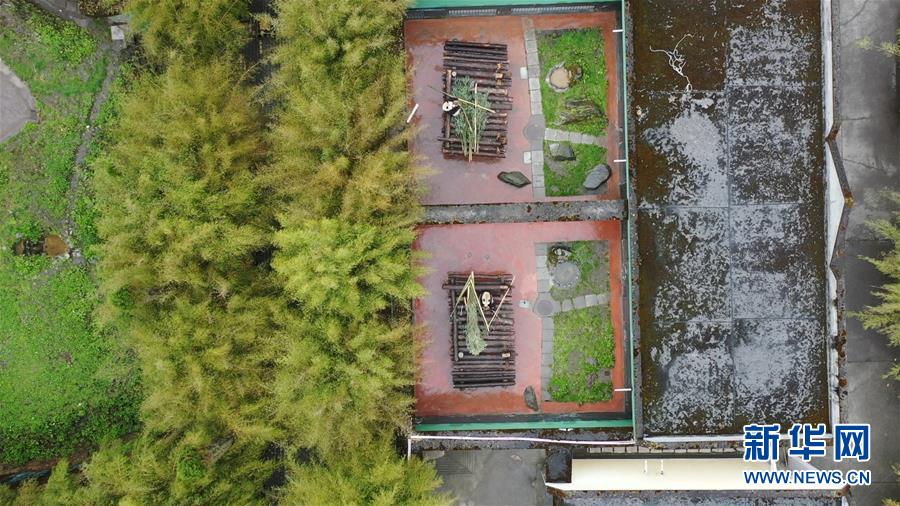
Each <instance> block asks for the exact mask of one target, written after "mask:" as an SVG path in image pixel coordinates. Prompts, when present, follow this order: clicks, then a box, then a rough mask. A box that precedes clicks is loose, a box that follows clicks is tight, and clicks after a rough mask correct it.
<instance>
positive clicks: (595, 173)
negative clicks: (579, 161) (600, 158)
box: [582, 163, 611, 190]
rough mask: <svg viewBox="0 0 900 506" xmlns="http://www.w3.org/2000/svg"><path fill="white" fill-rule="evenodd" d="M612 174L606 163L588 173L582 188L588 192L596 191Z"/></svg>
mask: <svg viewBox="0 0 900 506" xmlns="http://www.w3.org/2000/svg"><path fill="white" fill-rule="evenodd" d="M610 174H611V173H610V171H609V166H607V165H606V164H605V163H601V164H600V165H598V166H596V167H594V168H593V169H591V171H590V172H588V174H587V176H585V178H584V184H583V185H582V186H584V188H585V189H587V190H596V189H597V188H600V186H601V185H602V184H603V183H605V182H606V181H607V180H608V179H609V176H610Z"/></svg>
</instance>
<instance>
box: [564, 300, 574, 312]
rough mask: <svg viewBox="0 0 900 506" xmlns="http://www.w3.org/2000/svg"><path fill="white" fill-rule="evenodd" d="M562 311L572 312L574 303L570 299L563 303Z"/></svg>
mask: <svg viewBox="0 0 900 506" xmlns="http://www.w3.org/2000/svg"><path fill="white" fill-rule="evenodd" d="M562 310H563V311H571V310H572V301H571V300H569V299H566V300H564V301H562Z"/></svg>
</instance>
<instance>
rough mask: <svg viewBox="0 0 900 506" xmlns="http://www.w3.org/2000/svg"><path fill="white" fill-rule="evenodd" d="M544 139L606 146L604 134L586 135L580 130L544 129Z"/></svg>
mask: <svg viewBox="0 0 900 506" xmlns="http://www.w3.org/2000/svg"><path fill="white" fill-rule="evenodd" d="M544 139H546V140H548V141H555V142H571V143H572V144H593V145H595V146H606V137H605V136H602V137H601V136H596V135H588V134H583V133H581V132H570V131H568V130H557V129H555V128H547V129H544Z"/></svg>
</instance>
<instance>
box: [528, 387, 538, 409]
mask: <svg viewBox="0 0 900 506" xmlns="http://www.w3.org/2000/svg"><path fill="white" fill-rule="evenodd" d="M525 405H526V406H528V409H530V410H532V411H537V410H539V409H540V406H538V400H537V395H535V394H534V387H532V386H531V385H528V387H527V388H526V389H525Z"/></svg>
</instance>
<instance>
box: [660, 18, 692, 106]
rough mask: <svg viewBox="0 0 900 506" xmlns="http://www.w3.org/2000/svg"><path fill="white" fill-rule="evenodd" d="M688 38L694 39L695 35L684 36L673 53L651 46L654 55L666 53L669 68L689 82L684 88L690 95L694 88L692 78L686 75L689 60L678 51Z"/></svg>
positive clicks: (673, 49)
mask: <svg viewBox="0 0 900 506" xmlns="http://www.w3.org/2000/svg"><path fill="white" fill-rule="evenodd" d="M687 37H693V35H691V34H689V33H686V34H684V36H683V37H681V40H679V41H678V43H677V44H675V47H673V48H672V50H671V51H666V50H665V49H653V46H650V51H651V52H654V53H665V55H666V56H668V57H669V67H672V70H674V71H675V72H676V73H678V75H680V76H681V77H683V78H684V79H685V80H686V81H687V86H685V87H684V91H685V92H687V93H690V92H691V91H693V89H694V88H693V86H691V80H690V78H688V76H686V75H684V65H685V63H687V60H685V58H684V55H683V54H681V52H680V51H678V45H679V44H681V42H682V41H684V39H686V38H687Z"/></svg>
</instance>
